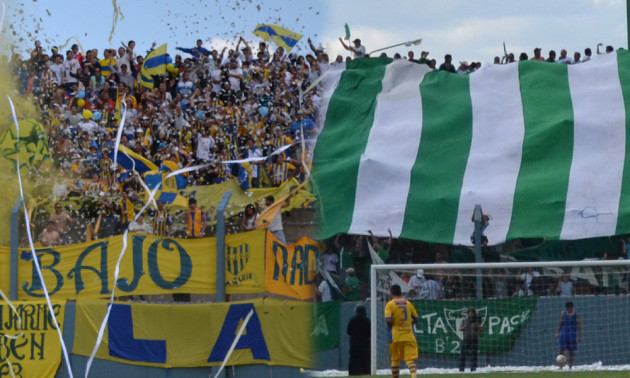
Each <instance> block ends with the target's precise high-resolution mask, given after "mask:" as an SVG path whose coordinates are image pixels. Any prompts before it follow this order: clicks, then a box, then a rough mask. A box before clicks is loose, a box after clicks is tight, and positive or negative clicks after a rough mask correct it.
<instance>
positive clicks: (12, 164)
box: [0, 5, 54, 246]
mask: <svg viewBox="0 0 630 378" xmlns="http://www.w3.org/2000/svg"><path fill="white" fill-rule="evenodd" d="M8 7H9V5H7V8H8ZM7 13H8V12H7ZM9 22H11V20H9V19H7V18H5V25H6V24H7V23H9ZM10 44H11V41H10V40H9V38H8V37H7V36H6V35H4V36H3V37H2V39H1V40H0V46H1V48H2V49H3V51H11V50H10V48H9V47H8V46H9V45H10ZM10 58H11V57H9V59H10ZM2 59H5V58H4V57H3V58H2ZM10 69H11V67H10V66H9V64H8V63H6V62H3V63H2V64H0V188H1V189H0V190H1V192H0V193H2V194H1V195H2V200H1V201H0V214H1V215H2V216H3V221H4V224H5V227H0V246H8V245H9V244H10V233H11V229H10V227H9V224H10V223H9V219H10V213H11V209H12V207H13V206H14V205H15V203H16V201H17V200H18V198H19V197H20V191H19V185H18V176H17V174H18V170H17V164H16V162H17V161H18V160H19V162H20V165H21V169H20V175H21V179H22V185H23V191H24V198H25V202H26V203H27V205H28V204H29V202H32V201H33V199H34V198H37V197H39V198H42V197H44V198H45V197H51V195H52V187H53V184H52V183H53V181H54V180H53V175H52V164H51V161H50V155H49V154H48V138H47V136H46V134H45V133H46V131H47V130H46V129H45V128H44V127H43V126H42V125H41V124H40V123H39V122H38V120H39V119H40V118H41V114H40V112H39V111H38V109H37V107H36V106H35V104H34V100H33V98H25V97H23V96H22V95H20V93H19V90H18V87H17V83H18V81H17V80H18V78H17V77H15V75H14V74H13V73H11V72H10ZM8 97H11V100H12V101H13V104H14V106H15V112H16V115H17V118H18V121H19V123H20V135H17V133H16V126H15V122H14V121H13V114H12V111H11V106H10V104H9V100H8ZM20 234H21V235H20V236H22V237H23V236H24V230H23V229H20ZM33 237H34V238H36V237H37V235H33Z"/></svg>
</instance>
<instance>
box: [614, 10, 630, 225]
mask: <svg viewBox="0 0 630 378" xmlns="http://www.w3.org/2000/svg"><path fill="white" fill-rule="evenodd" d="M629 9H630V8H629ZM629 12H630V10H629ZM617 67H618V69H619V81H620V82H621V92H622V93H623V102H624V104H630V52H628V51H626V50H619V51H617ZM628 151H630V111H629V109H628V108H627V105H626V159H625V163H624V165H623V181H622V182H621V198H620V199H619V218H618V219H617V232H616V233H617V234H625V233H628V232H630V154H629V153H628Z"/></svg>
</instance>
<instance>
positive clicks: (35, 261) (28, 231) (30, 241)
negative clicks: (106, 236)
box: [7, 95, 74, 378]
mask: <svg viewBox="0 0 630 378" xmlns="http://www.w3.org/2000/svg"><path fill="white" fill-rule="evenodd" d="M7 98H8V99H9V105H10V106H11V113H12V114H13V122H15V129H16V135H17V139H18V141H17V143H16V147H17V148H18V149H19V148H20V144H19V139H20V124H19V122H18V119H17V115H16V114H15V107H14V106H13V101H12V100H11V97H9V96H8V95H7ZM16 168H17V176H18V184H19V187H20V198H21V199H22V206H23V207H24V217H25V219H26V222H24V223H26V235H27V236H28V244H29V246H30V247H31V255H32V256H33V264H34V265H35V268H36V270H37V275H38V276H39V279H40V281H41V283H42V289H43V291H44V296H45V297H46V303H47V304H48V310H49V312H50V316H51V317H52V318H53V320H54V321H55V328H56V329H57V334H58V335H59V341H60V342H61V349H62V351H63V357H64V359H65V361H66V364H67V365H68V374H69V375H70V378H73V377H74V375H73V374H72V366H71V365H70V358H69V357H68V349H67V348H66V344H65V343H64V341H63V335H62V334H61V330H60V329H59V323H58V322H57V317H56V316H55V311H54V310H53V306H52V303H51V302H50V295H49V294H48V288H47V287H46V282H44V276H43V274H42V270H41V267H40V266H39V260H38V259H37V253H36V252H35V246H34V245H33V238H32V237H31V234H32V231H31V225H30V223H31V222H30V220H29V217H28V209H27V208H26V202H25V201H24V191H23V189H22V177H21V175H20V153H19V150H18V153H17V154H16Z"/></svg>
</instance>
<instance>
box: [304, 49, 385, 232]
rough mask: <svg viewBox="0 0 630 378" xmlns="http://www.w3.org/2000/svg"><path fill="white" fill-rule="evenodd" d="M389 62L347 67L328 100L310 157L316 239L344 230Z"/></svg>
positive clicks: (358, 62)
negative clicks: (315, 202)
mask: <svg viewBox="0 0 630 378" xmlns="http://www.w3.org/2000/svg"><path fill="white" fill-rule="evenodd" d="M389 62H391V60H390V59H388V58H378V59H356V60H353V61H351V62H348V65H347V67H346V70H345V71H344V73H343V74H342V75H341V80H340V81H339V84H338V85H337V89H336V90H335V93H334V94H333V96H332V98H331V99H330V104H329V106H328V112H327V114H326V123H325V125H324V129H323V131H322V133H321V134H320V135H319V137H318V139H317V146H316V147H315V152H314V156H313V181H314V183H315V187H316V189H317V190H318V194H319V198H320V205H321V206H320V211H321V214H320V215H321V218H322V219H321V226H320V227H319V236H320V237H321V238H322V239H324V238H328V237H330V236H333V235H334V234H336V233H338V232H340V231H342V232H347V231H348V230H349V229H350V224H351V222H352V213H353V211H354V198H355V195H356V189H357V176H358V173H359V163H360V161H361V155H362V154H363V153H364V152H365V146H366V144H367V140H368V137H369V135H370V130H371V128H372V124H373V122H374V109H375V107H376V96H377V95H378V94H379V93H380V92H381V89H382V84H381V82H382V80H383V76H384V74H385V67H386V65H387V64H388V63H389Z"/></svg>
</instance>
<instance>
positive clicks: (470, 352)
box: [459, 308, 483, 371]
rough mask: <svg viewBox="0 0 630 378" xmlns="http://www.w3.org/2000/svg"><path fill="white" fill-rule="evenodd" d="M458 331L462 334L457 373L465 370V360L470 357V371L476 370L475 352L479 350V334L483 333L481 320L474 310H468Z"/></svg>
mask: <svg viewBox="0 0 630 378" xmlns="http://www.w3.org/2000/svg"><path fill="white" fill-rule="evenodd" d="M459 330H460V331H462V332H463V333H464V340H463V342H462V352H461V357H460V360H459V371H464V369H465V368H466V358H467V357H470V371H475V370H477V351H478V350H479V334H480V333H481V332H483V328H482V327H481V320H480V319H479V317H478V316H477V311H476V310H475V309H474V308H469V309H468V316H467V317H466V319H464V320H463V321H462V325H461V326H460V327H459Z"/></svg>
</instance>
